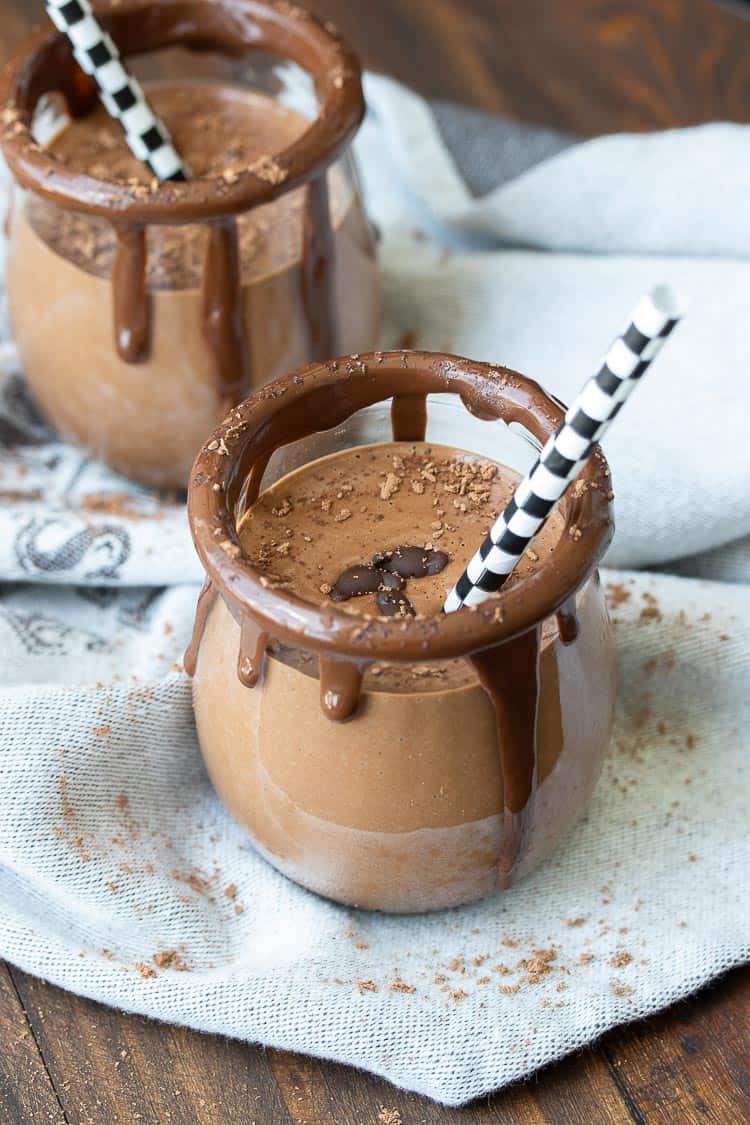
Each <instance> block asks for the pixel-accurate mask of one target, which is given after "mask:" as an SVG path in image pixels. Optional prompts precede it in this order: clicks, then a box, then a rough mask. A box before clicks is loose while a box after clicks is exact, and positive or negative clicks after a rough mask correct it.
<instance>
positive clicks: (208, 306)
mask: <svg viewBox="0 0 750 1125" xmlns="http://www.w3.org/2000/svg"><path fill="white" fill-rule="evenodd" d="M202 316H203V337H204V339H205V341H206V344H207V345H208V349H209V352H210V354H211V359H212V362H213V367H214V381H215V383H216V387H217V389H218V392H219V394H220V396H221V397H222V398H223V399H225V400H226V402H227V409H230V408H231V407H232V406H234V405H235V403H237V402H239V400H240V398H241V397H242V394H243V393H244V392H245V391H246V390H247V387H248V386H249V385H250V373H249V368H248V358H247V357H248V345H247V341H246V339H245V331H244V326H243V323H242V282H241V277H240V252H239V246H238V243H237V223H236V220H235V219H233V218H229V219H224V220H221V221H220V222H215V223H212V224H211V226H210V227H209V233H208V246H207V249H206V260H205V263H204V266H203V292H202Z"/></svg>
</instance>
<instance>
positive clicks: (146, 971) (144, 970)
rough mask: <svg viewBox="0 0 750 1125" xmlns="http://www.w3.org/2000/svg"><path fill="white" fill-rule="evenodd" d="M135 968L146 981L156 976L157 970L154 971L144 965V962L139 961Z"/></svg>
mask: <svg viewBox="0 0 750 1125" xmlns="http://www.w3.org/2000/svg"><path fill="white" fill-rule="evenodd" d="M135 967H136V969H137V970H138V972H139V973H140V974H141V976H142V977H143V979H144V980H149V979H150V978H151V977H155V976H156V969H152V968H151V966H150V965H144V964H143V962H142V961H139V962H138V963H137V964H136V966H135Z"/></svg>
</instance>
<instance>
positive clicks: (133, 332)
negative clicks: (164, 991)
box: [112, 226, 151, 363]
mask: <svg viewBox="0 0 750 1125" xmlns="http://www.w3.org/2000/svg"><path fill="white" fill-rule="evenodd" d="M115 234H116V236H117V250H116V252H115V260H114V264H113V266H112V311H113V315H114V333H115V347H116V348H117V354H118V355H119V356H120V359H122V360H124V361H125V363H139V362H140V361H141V360H143V359H146V357H147V356H148V352H149V344H150V335H151V330H150V309H149V295H148V289H147V287H146V231H145V230H144V228H143V227H138V226H120V227H115Z"/></svg>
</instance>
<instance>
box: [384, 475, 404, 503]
mask: <svg viewBox="0 0 750 1125" xmlns="http://www.w3.org/2000/svg"><path fill="white" fill-rule="evenodd" d="M400 487H401V478H400V477H397V476H396V474H395V473H387V474H386V478H385V480H384V481H383V483H382V484H381V486H380V499H381V500H390V498H391V496H393V495H394V494H395V493H396V492H398V490H399V488H400Z"/></svg>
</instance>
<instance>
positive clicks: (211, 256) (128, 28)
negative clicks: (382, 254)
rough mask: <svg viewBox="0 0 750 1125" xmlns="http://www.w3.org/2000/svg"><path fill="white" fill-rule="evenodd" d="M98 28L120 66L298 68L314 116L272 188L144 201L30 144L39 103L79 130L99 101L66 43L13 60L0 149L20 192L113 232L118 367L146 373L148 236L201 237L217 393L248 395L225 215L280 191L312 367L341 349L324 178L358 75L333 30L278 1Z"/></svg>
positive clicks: (42, 39) (111, 17) (174, 1)
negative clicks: (176, 63)
mask: <svg viewBox="0 0 750 1125" xmlns="http://www.w3.org/2000/svg"><path fill="white" fill-rule="evenodd" d="M99 18H100V19H101V22H102V24H103V25H104V27H105V29H106V31H107V32H108V33H109V34H110V35H111V36H112V37H113V39H114V40H115V42H116V43H117V45H118V47H119V48H120V51H121V52H122V54H123V55H124V56H126V57H127V56H128V55H132V54H139V53H143V52H146V51H155V50H159V49H160V48H164V47H170V46H175V45H184V46H187V47H189V48H191V49H196V50H210V51H218V52H220V53H223V54H226V55H228V56H230V57H237V56H242V55H245V54H250V53H252V52H253V51H256V50H258V49H260V50H265V51H267V52H269V53H271V54H272V55H274V56H276V57H280V58H283V59H288V60H290V61H292V62H294V63H296V64H298V65H299V66H301V67H302V68H303V69H304V70H306V71H307V72H308V73H309V74H310V76H311V78H312V80H313V82H314V86H315V91H316V95H317V97H318V102H319V107H320V108H319V113H318V116H317V118H316V119H315V121H313V122H311V124H310V126H309V128H308V129H307V130H306V131H305V132H304V133H303V134H302V135H301V136H299V137H297V139H296V140H295V141H293V142H292V144H290V145H288V146H287V147H286V148H284V149H283V150H282V151H281V152H278V153H275V154H274V166H275V168H276V175H274V176H273V177H270V178H264V177H263V176H261V175H259V174H258V172H257V170H254V169H253V166H252V165H251V166H249V167H248V168H247V169H246V170H245V171H243V172H242V173H240V174H238V176H237V178H236V180H235V181H233V182H232V183H231V184H228V183H226V182H224V181H218V180H214V179H209V178H196V179H195V180H192V181H190V182H189V183H184V184H175V183H163V184H161V185H159V187H158V189H157V190H156V191H153V192H150V193H148V194H147V196H145V197H144V195H143V193H142V192H139V190H138V187H137V186H134V185H133V184H130V183H121V182H115V181H105V180H98V179H96V178H94V177H93V176H90V175H87V174H84V173H81V172H78V171H76V170H75V168H74V167H72V166H69V165H66V164H64V163H62V162H61V161H59V160H57V159H56V158H55V156H54V154H53V153H51V152H48V151H46V150H44V149H42V148H40V146H39V145H38V144H36V143H35V141H34V139H33V136H32V134H31V124H32V120H33V116H34V111H35V108H36V105H37V102H38V101H39V99H40V98H41V97H42V96H43V95H45V94H48V93H50V92H53V91H60V92H62V94H63V96H64V97H65V99H66V101H67V104H68V108H69V111H70V112H71V114H72V115H73V116H75V117H80V116H83V115H84V114H85V113H86V112H88V111H89V110H90V109H91V108H92V106H93V104H95V99H96V89H95V87H94V85H93V83H92V82H91V80H90V79H89V78H87V77H86V76H85V75H84V74H83V72H82V71H81V70H80V68H79V67H78V65H77V64H76V63H75V61H74V59H73V55H72V51H71V48H70V45H69V44H68V41H67V39H66V38H65V36H64V35H62V34H61V33H58V32H56V31H55V30H54V29H53V28H44V29H40V30H39V31H37V32H36V33H35V34H34V35H32V36H31V37H30V38H29V39H28V40H27V41H26V43H25V44H24V45H23V46H22V47H21V48H20V49H19V50H18V52H17V53H16V55H15V56H14V57H13V59H12V60H11V62H10V64H9V66H8V67H7V69H6V71H5V74H4V76H3V79H2V82H1V83H0V103H5V113H4V124H3V127H2V134H1V135H0V141H1V142H2V148H3V151H4V154H5V156H6V159H7V161H8V163H9V165H10V167H11V170H12V172H13V174H14V176H15V177H16V179H17V180H18V182H19V183H20V184H21V185H22V186H23V187H25V188H28V189H30V190H31V191H32V192H34V193H35V194H36V195H38V196H39V197H40V198H43V199H47V200H49V201H51V202H52V203H54V204H56V205H57V206H59V207H61V208H66V209H69V210H73V211H78V212H80V213H83V214H87V215H92V216H98V217H99V218H103V219H105V220H107V221H108V222H110V223H112V224H113V226H114V227H115V230H116V235H117V243H118V245H117V252H116V257H115V264H114V268H113V273H112V305H113V321H114V345H115V347H116V350H117V352H118V354H119V355H120V357H121V358H122V359H123V360H124V361H125V362H126V363H138V362H140V361H142V360H144V359H145V358H146V357H147V355H148V351H149V340H150V325H149V314H150V308H149V298H148V291H147V284H146V231H147V229H148V228H149V227H150V226H154V225H162V224H165V225H182V224H188V223H201V224H206V225H208V226H209V228H210V233H209V240H208V250H207V254H206V260H205V264H204V275H203V329H204V336H205V339H206V342H207V345H208V348H209V351H210V354H211V357H212V362H213V366H214V370H215V377H216V386H217V393H218V394H219V396H220V397H221V398H222V399H223V400H224V401H226V404H227V408H229V407H230V406H231V405H233V404H234V403H236V402H238V401H239V400H240V398H241V397H242V395H243V394H244V393H245V392H246V389H247V387H248V385H249V371H248V355H249V347H248V341H247V340H246V339H245V338H244V333H243V323H242V314H241V286H240V282H241V279H240V270H239V260H238V249H237V238H236V222H235V218H234V217H235V216H237V215H239V214H242V213H243V212H246V211H249V210H251V209H252V208H254V207H257V206H260V205H262V204H266V203H271V202H272V201H273V200H274V199H276V198H278V197H279V196H280V195H283V194H284V193H286V192H289V191H293V190H296V189H302V190H305V191H306V207H305V218H304V224H303V225H304V232H303V245H302V248H301V269H300V274H301V286H302V293H301V297H302V302H303V306H304V309H305V311H306V315H307V318H308V327H309V336H310V343H311V349H312V354H313V356H314V357H315V358H318V359H322V358H325V357H327V356H330V355H332V354H334V353H335V351H336V350H337V348H336V335H337V333H336V323H335V316H334V309H333V295H332V275H333V236H332V231H331V217H330V206H329V200H328V190H327V182H326V171H327V169H328V168H329V167H330V165H331V164H333V162H334V161H335V160H336V159H337V158H338V157H339V156H340V154H341V153H342V151H344V149H345V148H346V146H347V145H348V144H349V143H350V141H351V139H352V137H353V136H354V133H355V132H356V130H357V128H358V127H359V124H360V122H361V120H362V118H363V116H364V99H363V95H362V83H361V75H360V67H359V62H358V60H357V58H356V56H355V55H354V53H353V52H352V51H351V50H350V49H349V48H348V47H347V46H346V45H345V44H344V43H343V41H342V40H341V39H340V38H339V36H338V34H337V33H336V32H335V30H334V29H333V27H332V25H330V24H325V25H324V24H323V23H321V22H320V21H318V20H317V19H315V18H314V17H313V16H311V15H310V14H309V13H307V12H306V11H304V9H302V8H300V7H297V6H296V5H294V4H289V3H286V2H284V0H265V2H264V0H214V2H213V3H211V4H207V3H206V2H205V0H158V2H157V0H121V2H120V3H118V5H117V7H116V8H115V7H113V8H112V9H111V10H109V11H103V12H101V13H99Z"/></svg>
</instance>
